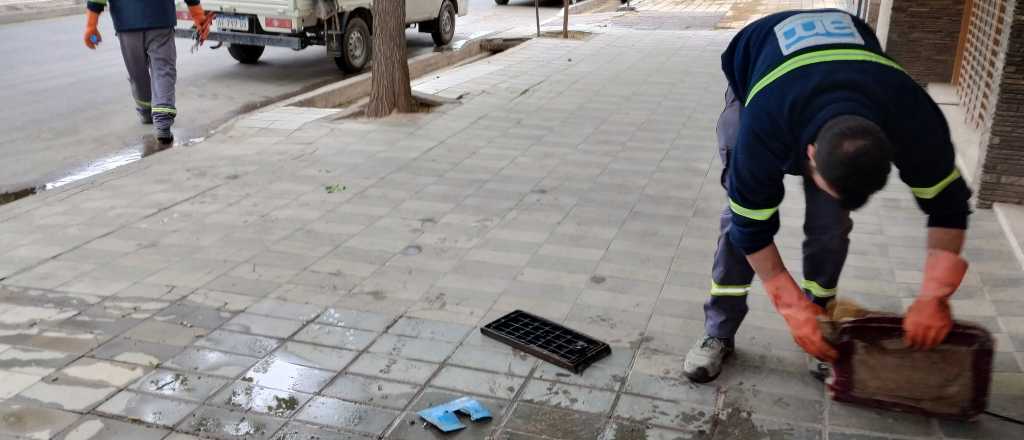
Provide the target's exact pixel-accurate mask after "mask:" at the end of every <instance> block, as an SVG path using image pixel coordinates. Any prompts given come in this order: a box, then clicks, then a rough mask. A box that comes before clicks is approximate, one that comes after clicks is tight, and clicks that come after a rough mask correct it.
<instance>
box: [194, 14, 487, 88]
mask: <svg viewBox="0 0 1024 440" xmlns="http://www.w3.org/2000/svg"><path fill="white" fill-rule="evenodd" d="M371 6H372V2H371V1H370V0H241V1H239V0H204V1H203V7H204V8H205V9H206V10H207V11H214V12H216V14H217V15H216V18H215V20H214V23H213V27H212V28H211V31H210V36H209V38H208V40H209V41H220V42H223V43H226V44H227V45H228V53H230V54H231V56H232V57H233V58H234V59H236V60H238V62H240V63H243V64H254V63H256V62H257V61H259V59H260V57H261V56H262V55H263V51H264V49H265V48H266V47H267V46H278V47H287V48H290V49H294V50H301V49H305V48H307V47H309V46H326V47H327V56H329V57H331V58H333V59H334V62H335V64H337V65H338V68H340V69H342V70H344V71H346V72H360V71H362V70H363V69H364V68H366V65H367V64H369V62H370V56H371V54H372V53H373V51H372V50H371V42H372V34H371V31H372V29H373V16H372V14H371V13H370V10H371ZM468 9H469V5H468V2H467V0H405V19H406V23H407V24H408V25H409V26H410V27H418V28H419V31H420V32H426V33H430V35H431V37H433V39H434V44H437V45H438V46H444V45H446V44H448V43H449V42H451V40H452V38H453V37H454V36H455V20H456V17H457V16H464V15H466V13H467V12H468ZM177 13H178V27H177V29H176V35H177V36H178V37H179V38H192V37H193V33H194V32H193V26H192V19H191V17H190V16H189V14H188V7H187V6H186V5H185V2H184V1H181V0H179V1H178V5H177Z"/></svg>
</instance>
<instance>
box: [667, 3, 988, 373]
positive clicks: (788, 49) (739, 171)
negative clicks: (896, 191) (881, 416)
mask: <svg viewBox="0 0 1024 440" xmlns="http://www.w3.org/2000/svg"><path fill="white" fill-rule="evenodd" d="M722 70H723V71H724V73H725V77H726V79H727V80H728V83H729V87H728V90H727V91H726V94H725V103H726V104H725V110H724V111H723V112H722V115H721V116H720V118H719V120H718V128H717V131H718V143H719V153H720V156H721V159H722V163H723V164H724V165H725V169H724V171H723V172H722V184H723V186H724V187H725V189H726V191H727V193H728V198H729V200H728V203H727V205H726V208H725V210H724V211H723V213H722V216H721V226H720V235H719V238H718V249H717V251H716V253H715V260H714V266H713V270H712V276H711V292H710V294H711V295H710V297H709V298H708V300H707V302H706V303H705V304H704V319H705V321H704V327H705V333H706V334H705V336H704V337H702V338H701V339H700V340H698V341H697V343H696V344H695V345H694V347H693V348H692V349H691V350H690V351H689V353H688V354H687V356H686V360H685V362H684V366H683V370H684V374H685V375H686V376H687V377H688V378H689V379H690V380H692V381H694V382H708V381H711V380H714V379H715V377H717V376H718V374H719V372H720V371H721V368H722V362H723V360H724V359H725V358H726V357H727V356H729V355H730V354H731V353H732V351H733V348H734V343H733V341H734V336H735V334H736V331H737V329H739V326H740V323H741V322H742V321H743V317H744V316H745V315H746V313H747V303H746V299H747V294H748V293H749V292H750V286H751V281H752V280H753V278H754V275H755V274H756V275H757V276H758V277H759V278H760V279H761V282H762V284H763V286H764V289H765V291H766V293H767V294H768V296H769V297H770V299H771V301H772V304H773V305H774V306H775V309H776V310H777V311H778V312H779V314H780V315H782V317H783V318H784V319H785V321H786V324H787V325H788V327H789V329H790V332H791V333H792V335H793V338H794V340H795V341H796V343H797V344H798V345H799V346H800V347H802V348H803V349H804V350H805V351H807V353H809V354H810V355H812V356H813V357H814V358H816V359H818V360H820V361H825V362H829V361H834V360H835V358H836V356H837V354H836V352H835V350H834V349H833V347H831V346H830V345H829V344H828V343H827V342H826V341H825V340H824V339H823V337H822V334H821V331H820V330H819V328H818V322H817V316H818V315H820V314H822V313H823V312H824V308H825V307H826V306H827V304H828V303H829V302H830V301H832V300H833V299H834V298H835V295H836V287H837V285H838V283H839V274H840V272H841V271H842V269H843V264H844V262H845V261H846V255H847V250H848V248H849V243H850V240H849V235H850V231H851V230H852V229H853V222H852V221H851V220H850V210H855V209H858V208H860V207H862V206H863V205H864V204H865V203H867V201H868V199H869V198H870V197H871V195H872V194H874V193H875V192H877V191H879V190H881V189H882V188H883V187H884V186H885V185H886V182H887V179H888V176H889V170H890V168H891V167H890V164H892V165H895V166H896V168H897V169H898V170H899V177H900V179H901V180H903V182H905V183H906V184H907V185H908V186H910V191H911V192H912V193H913V195H914V197H915V198H916V200H917V204H918V206H919V207H920V208H921V210H922V211H924V212H925V213H926V214H927V215H928V224H927V227H928V233H927V235H928V239H927V246H928V252H927V255H928V256H927V260H926V262H925V264H924V281H923V282H922V284H921V287H920V291H919V292H920V293H919V294H918V296H917V299H916V300H915V301H914V302H913V304H912V305H911V306H910V308H909V309H908V310H907V312H906V315H905V318H904V321H903V328H904V332H905V337H904V339H905V341H906V343H907V344H908V345H909V346H910V347H913V348H916V349H930V348H933V347H935V346H936V345H938V344H939V343H941V342H942V340H943V339H944V338H945V336H946V335H947V334H948V332H949V330H950V329H951V327H952V317H951V313H950V308H949V302H948V298H949V297H950V296H951V295H952V294H953V293H954V292H955V291H956V289H957V288H959V286H960V282H961V281H962V280H963V277H964V274H965V273H966V271H967V263H966V262H965V261H964V260H963V259H962V258H961V257H960V250H961V247H962V246H963V243H964V233H965V230H966V228H967V216H968V215H969V214H970V208H969V206H968V199H969V198H970V195H971V192H970V189H968V187H967V184H966V183H965V182H964V180H963V179H962V178H961V177H960V173H959V171H958V170H957V168H956V166H955V164H954V160H955V158H954V154H955V153H954V150H953V144H952V141H951V140H950V134H949V127H948V126H947V125H946V121H945V119H944V117H943V115H942V112H941V111H940V110H939V107H938V106H937V105H936V104H935V102H934V101H933V100H932V99H931V98H930V97H929V96H928V94H927V93H926V92H925V91H924V90H923V89H922V88H921V87H920V86H919V85H918V84H917V83H916V82H914V80H913V79H911V78H910V76H908V75H907V74H906V73H905V72H904V71H903V69H902V68H901V67H900V66H899V65H898V64H897V63H896V62H894V61H893V60H892V59H890V58H888V57H887V56H886V55H885V52H884V51H883V50H882V48H881V45H880V44H879V42H878V39H877V37H876V36H875V35H874V33H873V32H872V30H871V28H869V27H868V25H867V24H866V23H864V22H863V21H862V20H860V19H859V18H857V17H856V16H853V15H850V14H848V13H846V12H844V11H840V10H835V9H821V10H806V11H788V12H781V13H777V14H773V15H769V16H767V17H764V18H762V19H760V20H757V21H755V22H753V23H751V24H750V25H748V26H747V27H745V28H744V29H742V30H741V31H740V32H739V33H738V34H737V35H736V37H735V38H733V40H732V42H731V43H730V44H729V47H728V48H727V49H726V50H725V52H724V53H723V54H722ZM786 174H791V175H799V176H803V180H804V184H803V187H804V198H805V201H806V216H805V219H804V234H805V239H804V242H803V281H802V282H801V283H800V284H797V282H796V280H794V279H793V277H792V276H791V275H790V273H789V271H787V269H786V267H785V265H783V262H782V258H781V257H780V256H779V251H778V249H777V248H776V246H775V244H774V243H773V236H774V235H775V234H776V232H778V230H779V205H780V204H781V203H782V199H783V195H784V187H783V177H784V176H785V175H786ZM810 361H811V362H810V364H809V366H810V367H811V372H812V374H815V375H816V376H819V378H821V376H823V375H826V374H827V373H828V371H829V370H828V364H827V363H823V362H819V361H816V360H814V359H811V360H810Z"/></svg>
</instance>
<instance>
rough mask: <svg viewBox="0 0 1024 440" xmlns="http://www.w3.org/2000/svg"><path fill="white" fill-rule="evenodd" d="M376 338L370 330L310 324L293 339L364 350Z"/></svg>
mask: <svg viewBox="0 0 1024 440" xmlns="http://www.w3.org/2000/svg"><path fill="white" fill-rule="evenodd" d="M376 337H377V333H374V332H371V331H368V330H357V329H353V328H345V327H334V326H330V325H321V324H310V325H307V326H306V328H304V329H302V330H301V331H299V333H297V334H296V335H295V336H294V338H293V339H295V340H296V341H302V342H309V343H312V344H318V345H327V346H331V347H337V348H344V349H348V350H362V349H364V348H366V347H368V346H369V345H370V343H371V342H373V339H374V338H376Z"/></svg>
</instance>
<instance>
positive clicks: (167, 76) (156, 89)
mask: <svg viewBox="0 0 1024 440" xmlns="http://www.w3.org/2000/svg"><path fill="white" fill-rule="evenodd" d="M146 53H147V54H148V56H149V68H150V72H151V76H152V88H153V126H154V127H155V128H156V129H157V130H159V129H164V128H170V127H171V125H173V124H174V117H175V115H176V114H177V110H176V108H175V107H174V103H175V99H174V91H175V83H176V82H177V78H178V72H177V67H176V66H175V63H176V62H177V52H176V50H175V47H174V29H156V30H150V31H146Z"/></svg>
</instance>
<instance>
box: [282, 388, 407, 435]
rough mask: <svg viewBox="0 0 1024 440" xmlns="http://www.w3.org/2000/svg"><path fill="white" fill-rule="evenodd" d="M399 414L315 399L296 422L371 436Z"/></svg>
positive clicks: (332, 400) (384, 427) (385, 426)
mask: <svg viewBox="0 0 1024 440" xmlns="http://www.w3.org/2000/svg"><path fill="white" fill-rule="evenodd" d="M399 414H400V413H399V412H397V411H392V410H387V409H380V408H374V407H371V406H366V405H361V404H358V403H351V402H345V401H342V400H338V399H332V398H329V397H315V398H313V400H311V401H310V402H309V404H307V405H306V406H305V407H304V408H302V410H301V411H300V412H299V414H298V415H297V416H295V419H296V420H299V421H303V422H309V423H316V424H318V425H327V426H331V427H335V428H344V429H347V430H351V431H357V432H362V433H366V434H371V435H380V434H383V433H384V430H386V429H387V428H388V426H390V425H391V422H393V421H394V420H395V419H397V418H398V416H399Z"/></svg>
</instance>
